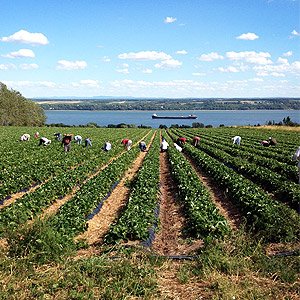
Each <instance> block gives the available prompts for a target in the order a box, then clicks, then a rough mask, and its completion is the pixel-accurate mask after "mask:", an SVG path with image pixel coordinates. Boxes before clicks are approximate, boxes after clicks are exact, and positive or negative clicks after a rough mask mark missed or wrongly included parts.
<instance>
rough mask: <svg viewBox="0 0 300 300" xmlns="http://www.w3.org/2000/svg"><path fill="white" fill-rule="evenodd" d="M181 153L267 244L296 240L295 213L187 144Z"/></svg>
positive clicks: (299, 230)
mask: <svg viewBox="0 0 300 300" xmlns="http://www.w3.org/2000/svg"><path fill="white" fill-rule="evenodd" d="M173 138H176V136H174V135H173ZM184 151H185V152H186V153H187V154H188V155H189V156H190V157H191V158H192V159H193V160H194V161H195V163H196V164H197V165H198V167H199V168H201V169H202V170H204V171H205V172H206V173H207V174H208V175H209V176H211V177H212V178H213V179H214V180H215V181H216V182H218V185H220V186H221V187H222V188H223V189H224V190H226V191H227V192H228V194H229V197H230V198H231V199H232V200H233V201H234V202H236V203H237V205H238V206H239V208H240V210H241V212H242V213H243V215H244V217H245V218H246V220H247V225H248V227H250V228H252V229H253V230H254V231H255V232H257V233H259V234H260V235H262V236H264V238H265V239H266V240H269V241H280V240H293V239H297V238H299V234H300V217H299V215H297V213H296V212H295V211H293V210H292V209H290V208H288V207H287V206H285V205H284V204H282V203H280V202H278V201H275V200H273V199H271V198H270V197H269V196H268V195H267V194H266V193H265V192H264V191H263V190H262V189H261V188H259V187H258V186H257V185H256V184H254V183H253V182H252V181H250V180H248V179H246V178H245V177H244V176H242V175H240V174H237V173H236V172H235V171H234V170H232V169H231V168H229V167H227V166H226V165H224V164H223V163H221V162H220V161H218V160H216V159H214V158H212V157H211V156H209V155H207V154H206V153H204V152H203V151H200V150H199V149H196V148H195V147H193V146H191V145H188V144H187V145H186V146H185V148H184Z"/></svg>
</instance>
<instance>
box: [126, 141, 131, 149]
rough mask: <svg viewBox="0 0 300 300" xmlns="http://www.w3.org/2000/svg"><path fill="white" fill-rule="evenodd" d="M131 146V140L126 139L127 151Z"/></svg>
mask: <svg viewBox="0 0 300 300" xmlns="http://www.w3.org/2000/svg"><path fill="white" fill-rule="evenodd" d="M131 146H132V140H128V142H127V144H126V149H127V151H128V150H130V149H131Z"/></svg>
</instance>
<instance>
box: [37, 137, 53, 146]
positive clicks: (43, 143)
mask: <svg viewBox="0 0 300 300" xmlns="http://www.w3.org/2000/svg"><path fill="white" fill-rule="evenodd" d="M50 144H51V140H48V139H47V138H45V137H41V138H40V143H39V146H41V145H44V146H47V145H50Z"/></svg>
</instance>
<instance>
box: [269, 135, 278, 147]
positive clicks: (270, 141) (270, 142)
mask: <svg viewBox="0 0 300 300" xmlns="http://www.w3.org/2000/svg"><path fill="white" fill-rule="evenodd" d="M269 144H270V146H276V145H277V141H276V139H274V138H273V137H271V136H270V137H269Z"/></svg>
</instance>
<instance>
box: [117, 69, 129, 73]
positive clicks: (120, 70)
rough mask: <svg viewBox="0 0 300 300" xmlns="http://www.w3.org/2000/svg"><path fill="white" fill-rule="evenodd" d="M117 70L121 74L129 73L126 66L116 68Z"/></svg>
mask: <svg viewBox="0 0 300 300" xmlns="http://www.w3.org/2000/svg"><path fill="white" fill-rule="evenodd" d="M117 72H118V73H121V74H129V70H128V68H123V69H117Z"/></svg>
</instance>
